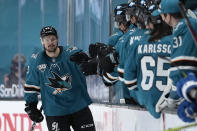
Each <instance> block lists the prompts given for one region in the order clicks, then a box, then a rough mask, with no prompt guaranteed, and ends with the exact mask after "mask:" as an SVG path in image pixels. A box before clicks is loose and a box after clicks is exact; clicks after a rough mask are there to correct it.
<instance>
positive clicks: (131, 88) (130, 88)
mask: <svg viewBox="0 0 197 131" xmlns="http://www.w3.org/2000/svg"><path fill="white" fill-rule="evenodd" d="M135 88H137V85H135V86H132V87H128V89H129V90H130V91H131V90H133V89H135Z"/></svg>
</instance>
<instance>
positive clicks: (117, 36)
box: [108, 30, 124, 46]
mask: <svg viewBox="0 0 197 131" xmlns="http://www.w3.org/2000/svg"><path fill="white" fill-rule="evenodd" d="M122 35H124V33H123V32H122V31H121V30H118V31H117V32H116V33H114V34H113V35H111V36H110V38H109V39H108V45H111V46H115V45H116V43H117V42H118V40H119V39H120V37H121V36H122Z"/></svg>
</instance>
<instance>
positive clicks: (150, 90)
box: [124, 35, 171, 118]
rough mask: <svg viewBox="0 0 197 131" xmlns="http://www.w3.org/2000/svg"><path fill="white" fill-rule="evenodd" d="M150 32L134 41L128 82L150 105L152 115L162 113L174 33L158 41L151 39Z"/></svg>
mask: <svg viewBox="0 0 197 131" xmlns="http://www.w3.org/2000/svg"><path fill="white" fill-rule="evenodd" d="M149 37H150V36H149V35H146V36H144V37H143V38H142V39H141V40H140V41H139V42H135V43H133V44H132V46H131V48H130V54H129V56H128V59H127V61H126V64H125V69H124V82H125V84H126V85H127V87H128V88H129V90H130V94H131V95H132V97H134V98H135V99H136V100H137V101H138V102H139V104H140V105H143V106H145V107H146V109H147V110H148V111H149V112H150V114H151V115H152V116H154V117H155V118H159V117H160V113H157V112H156V111H155V106H156V103H157V102H158V100H159V98H160V96H161V95H162V92H163V91H164V88H165V87H166V86H167V84H168V83H167V80H168V69H169V68H170V62H169V61H168V60H166V59H165V58H167V59H169V57H170V53H171V42H170V41H171V36H166V37H164V38H162V39H161V40H158V41H156V42H148V39H149Z"/></svg>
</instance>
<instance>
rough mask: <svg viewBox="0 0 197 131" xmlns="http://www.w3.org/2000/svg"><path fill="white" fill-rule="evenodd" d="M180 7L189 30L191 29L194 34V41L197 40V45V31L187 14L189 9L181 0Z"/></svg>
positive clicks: (196, 41)
mask: <svg viewBox="0 0 197 131" xmlns="http://www.w3.org/2000/svg"><path fill="white" fill-rule="evenodd" d="M179 8H180V11H181V14H182V16H183V18H184V19H185V21H186V24H187V27H188V28H189V31H190V33H191V35H192V38H193V40H194V42H195V44H196V46H197V36H196V32H195V31H194V29H193V27H192V25H191V23H190V21H189V19H188V17H187V14H186V12H187V9H186V8H185V6H184V4H183V2H181V1H180V2H179Z"/></svg>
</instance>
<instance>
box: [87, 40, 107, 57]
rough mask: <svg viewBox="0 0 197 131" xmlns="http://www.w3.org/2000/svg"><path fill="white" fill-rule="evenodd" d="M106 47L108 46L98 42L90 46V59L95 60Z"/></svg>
mask: <svg viewBox="0 0 197 131" xmlns="http://www.w3.org/2000/svg"><path fill="white" fill-rule="evenodd" d="M106 46H107V45H106V44H104V43H99V42H96V43H95V44H90V45H89V49H88V50H89V54H90V57H92V58H95V57H96V56H97V55H98V53H99V52H100V50H101V48H102V47H106Z"/></svg>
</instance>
